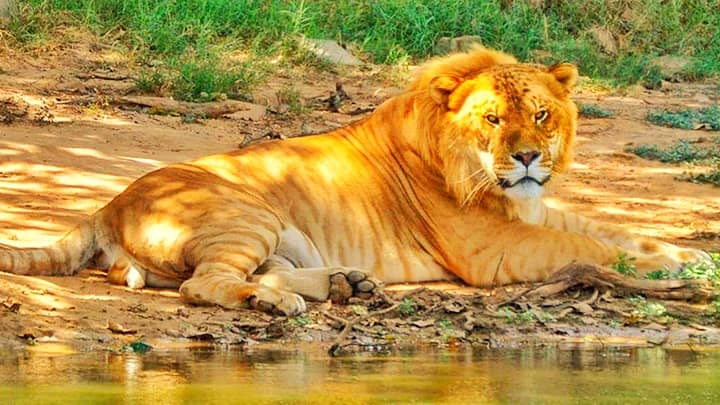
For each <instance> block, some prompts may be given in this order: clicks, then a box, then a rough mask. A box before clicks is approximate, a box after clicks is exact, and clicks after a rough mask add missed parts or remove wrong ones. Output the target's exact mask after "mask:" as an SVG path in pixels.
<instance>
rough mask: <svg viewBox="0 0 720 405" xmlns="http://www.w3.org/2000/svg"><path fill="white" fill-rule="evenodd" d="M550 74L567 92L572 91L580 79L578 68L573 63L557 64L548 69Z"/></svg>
mask: <svg viewBox="0 0 720 405" xmlns="http://www.w3.org/2000/svg"><path fill="white" fill-rule="evenodd" d="M548 73H550V74H551V75H553V76H554V77H555V80H557V81H558V82H560V84H562V85H563V87H565V89H567V90H570V89H572V87H573V86H574V85H575V82H576V81H577V78H578V68H577V67H576V66H575V65H573V64H572V63H556V64H554V65H552V66H550V67H549V68H548Z"/></svg>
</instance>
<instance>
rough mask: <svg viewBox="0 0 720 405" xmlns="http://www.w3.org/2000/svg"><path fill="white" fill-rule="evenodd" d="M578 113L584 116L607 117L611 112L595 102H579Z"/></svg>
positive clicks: (610, 115)
mask: <svg viewBox="0 0 720 405" xmlns="http://www.w3.org/2000/svg"><path fill="white" fill-rule="evenodd" d="M579 109H580V115H581V116H583V117H586V118H608V117H612V115H613V114H612V113H611V112H610V111H608V110H606V109H604V108H602V107H600V106H598V105H596V104H580V105H579Z"/></svg>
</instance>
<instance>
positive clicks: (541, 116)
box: [534, 110, 548, 124]
mask: <svg viewBox="0 0 720 405" xmlns="http://www.w3.org/2000/svg"><path fill="white" fill-rule="evenodd" d="M547 117H548V112H547V110H540V111H538V112H536V113H535V117H534V118H535V122H537V123H538V124H539V123H541V122H543V121H545V120H546V119H547Z"/></svg>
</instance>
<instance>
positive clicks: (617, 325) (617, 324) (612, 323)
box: [607, 319, 622, 329]
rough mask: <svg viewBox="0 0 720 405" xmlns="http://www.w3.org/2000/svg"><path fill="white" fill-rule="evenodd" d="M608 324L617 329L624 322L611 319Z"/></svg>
mask: <svg viewBox="0 0 720 405" xmlns="http://www.w3.org/2000/svg"><path fill="white" fill-rule="evenodd" d="M607 325H608V326H609V327H611V328H613V329H617V328H619V327H621V326H622V324H621V323H620V322H618V321H616V320H615V319H611V320H609V321H608V324H607Z"/></svg>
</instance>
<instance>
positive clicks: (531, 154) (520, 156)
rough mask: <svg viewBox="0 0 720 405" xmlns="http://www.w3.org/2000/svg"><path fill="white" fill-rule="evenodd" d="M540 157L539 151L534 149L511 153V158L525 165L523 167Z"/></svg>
mask: <svg viewBox="0 0 720 405" xmlns="http://www.w3.org/2000/svg"><path fill="white" fill-rule="evenodd" d="M539 157H540V152H538V151H536V150H531V151H528V152H518V153H516V154H514V155H512V158H513V159H515V160H517V161H518V162H520V163H522V164H523V165H525V167H528V166H530V163H532V162H533V161H535V159H537V158H539Z"/></svg>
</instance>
